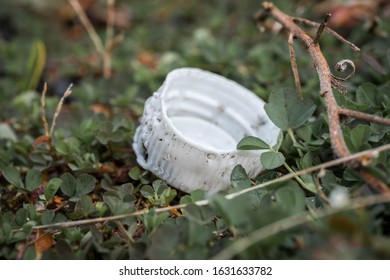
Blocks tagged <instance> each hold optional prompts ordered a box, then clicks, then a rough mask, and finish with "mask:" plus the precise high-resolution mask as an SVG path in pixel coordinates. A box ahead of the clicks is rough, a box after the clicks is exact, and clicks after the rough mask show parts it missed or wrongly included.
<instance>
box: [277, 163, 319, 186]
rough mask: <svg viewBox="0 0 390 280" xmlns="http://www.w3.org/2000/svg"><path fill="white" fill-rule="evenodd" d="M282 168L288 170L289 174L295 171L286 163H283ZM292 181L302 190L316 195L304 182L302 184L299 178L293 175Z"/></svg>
mask: <svg viewBox="0 0 390 280" xmlns="http://www.w3.org/2000/svg"><path fill="white" fill-rule="evenodd" d="M283 166H284V167H285V168H286V169H287V170H288V172H290V173H291V174H295V171H294V170H293V169H292V168H291V167H290V166H289V165H288V164H287V163H286V162H285V163H283ZM294 179H295V180H296V181H297V182H298V183H299V184H300V185H301V186H302V188H304V189H306V190H308V191H310V192H312V193H317V190H316V189H313V188H311V187H309V186H308V185H307V184H306V183H305V182H303V180H302V179H301V178H299V176H297V175H295V176H294Z"/></svg>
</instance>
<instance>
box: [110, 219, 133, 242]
mask: <svg viewBox="0 0 390 280" xmlns="http://www.w3.org/2000/svg"><path fill="white" fill-rule="evenodd" d="M115 223H116V225H117V226H118V228H119V230H120V232H121V233H122V234H123V235H124V236H125V237H126V239H127V240H128V241H129V243H134V239H133V237H132V236H131V234H129V232H128V231H127V230H126V229H125V227H124V226H123V224H122V222H121V221H115Z"/></svg>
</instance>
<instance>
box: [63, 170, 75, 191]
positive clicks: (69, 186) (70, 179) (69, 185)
mask: <svg viewBox="0 0 390 280" xmlns="http://www.w3.org/2000/svg"><path fill="white" fill-rule="evenodd" d="M61 180H62V184H61V187H60V188H61V191H62V192H63V193H64V194H65V195H66V196H68V197H72V196H73V195H74V193H75V191H76V184H77V181H76V178H75V177H74V176H73V175H72V174H70V173H68V172H66V173H64V174H62V175H61Z"/></svg>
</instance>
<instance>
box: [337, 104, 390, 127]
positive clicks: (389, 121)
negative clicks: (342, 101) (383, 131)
mask: <svg viewBox="0 0 390 280" xmlns="http://www.w3.org/2000/svg"><path fill="white" fill-rule="evenodd" d="M339 113H340V114H341V115H344V116H347V117H352V118H356V119H360V120H364V121H368V122H375V123H379V124H383V125H390V119H385V118H382V117H379V116H375V115H371V114H366V113H363V112H359V111H354V110H350V109H346V108H340V109H339Z"/></svg>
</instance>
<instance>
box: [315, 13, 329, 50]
mask: <svg viewBox="0 0 390 280" xmlns="http://www.w3.org/2000/svg"><path fill="white" fill-rule="evenodd" d="M330 16H331V14H330V13H328V14H326V16H325V18H324V19H323V21H322V22H321V24H320V26H319V27H318V29H317V33H316V36H315V37H314V39H313V44H318V42H319V40H320V37H321V35H322V33H323V32H324V29H325V27H326V25H327V24H328V22H329V19H330Z"/></svg>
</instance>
